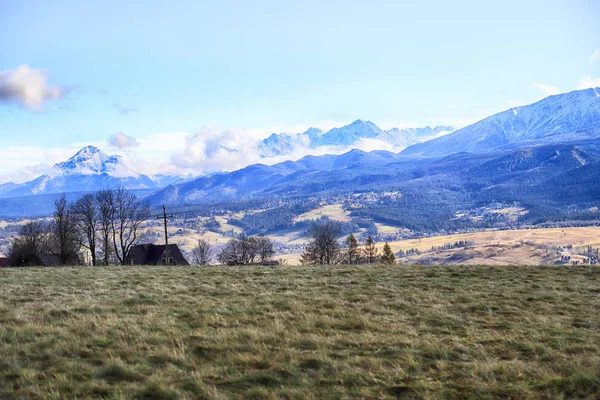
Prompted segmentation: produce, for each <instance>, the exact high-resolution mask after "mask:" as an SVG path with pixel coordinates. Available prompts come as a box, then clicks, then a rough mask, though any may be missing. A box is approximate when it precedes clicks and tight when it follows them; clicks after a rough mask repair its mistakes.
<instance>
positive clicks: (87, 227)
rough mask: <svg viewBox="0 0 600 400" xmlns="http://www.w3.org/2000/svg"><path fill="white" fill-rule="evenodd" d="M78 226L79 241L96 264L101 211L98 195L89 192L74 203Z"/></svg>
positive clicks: (73, 208) (73, 207) (93, 263)
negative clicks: (97, 199)
mask: <svg viewBox="0 0 600 400" xmlns="http://www.w3.org/2000/svg"><path fill="white" fill-rule="evenodd" d="M72 210H73V213H74V214H75V219H76V223H77V227H78V234H79V235H78V236H79V243H80V245H81V246H82V247H84V248H86V249H88V250H89V251H90V253H91V256H92V265H94V266H95V265H96V245H97V242H98V240H97V236H98V227H99V221H100V213H99V211H98V206H97V204H96V196H95V195H93V194H91V193H89V194H86V195H84V196H83V197H82V198H80V199H79V200H77V201H76V202H75V203H73V205H72Z"/></svg>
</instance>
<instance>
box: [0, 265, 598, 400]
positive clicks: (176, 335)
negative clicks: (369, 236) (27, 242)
mask: <svg viewBox="0 0 600 400" xmlns="http://www.w3.org/2000/svg"><path fill="white" fill-rule="evenodd" d="M598 309H600V268H598V267H591V266H585V267H568V266H563V267H488V266H453V267H449V266H443V267H415V266H402V265H395V266H389V267H383V266H351V267H350V266H336V267H331V268H327V267H276V268H269V267H248V268H244V267H239V268H238V267H207V268H195V267H187V268H182V267H171V268H165V267H126V268H119V267H111V268H52V269H3V270H0V398H3V399H4V398H9V399H11V398H27V399H61V398H109V399H113V398H115V399H125V398H140V399H144V398H148V399H150V398H165V399H177V398H181V399H196V398H216V399H218V398H395V397H396V398H440V397H444V398H482V397H483V398H486V397H502V398H539V399H542V398H543V399H546V398H565V399H566V398H589V399H596V398H598V396H599V394H600V317H599V315H598Z"/></svg>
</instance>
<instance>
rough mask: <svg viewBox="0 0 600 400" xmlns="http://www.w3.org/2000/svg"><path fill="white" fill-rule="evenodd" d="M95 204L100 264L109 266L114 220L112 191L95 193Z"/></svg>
mask: <svg viewBox="0 0 600 400" xmlns="http://www.w3.org/2000/svg"><path fill="white" fill-rule="evenodd" d="M95 197H96V203H97V204H98V226H99V230H100V232H99V235H100V237H99V239H100V240H99V245H100V249H101V250H102V264H103V265H109V263H110V254H111V253H112V234H113V230H112V229H113V220H114V218H115V204H114V203H115V202H114V193H113V191H112V190H109V189H106V190H100V191H98V192H96V195H95Z"/></svg>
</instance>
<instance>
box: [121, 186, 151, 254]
mask: <svg viewBox="0 0 600 400" xmlns="http://www.w3.org/2000/svg"><path fill="white" fill-rule="evenodd" d="M113 205H114V218H113V219H112V239H113V247H114V250H115V255H116V257H117V259H118V260H119V262H120V263H121V265H125V257H127V254H128V253H129V250H130V249H131V248H132V247H133V246H134V245H136V244H137V243H138V242H139V241H140V240H141V239H142V235H141V234H142V232H141V228H142V224H143V223H144V222H145V221H146V220H147V219H148V218H149V217H150V212H151V209H150V205H149V204H148V203H147V202H145V201H141V200H140V199H138V197H137V196H136V195H135V194H133V193H131V192H128V191H126V190H125V189H124V188H119V189H116V190H114V191H113Z"/></svg>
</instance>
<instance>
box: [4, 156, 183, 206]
mask: <svg viewBox="0 0 600 400" xmlns="http://www.w3.org/2000/svg"><path fill="white" fill-rule="evenodd" d="M174 181H175V178H173V177H165V176H161V177H160V179H158V180H157V181H154V180H153V179H151V178H149V177H148V176H146V175H143V174H139V173H137V172H135V171H132V170H131V169H130V168H129V167H127V165H125V163H124V162H123V160H122V159H121V157H120V156H111V155H108V154H106V153H105V152H103V151H102V150H100V149H98V148H97V147H94V146H87V147H84V148H83V149H81V150H80V151H78V152H77V154H75V155H74V156H73V157H71V158H69V159H68V160H67V161H64V162H60V163H57V164H55V165H54V167H53V168H52V170H51V171H49V172H48V173H46V174H44V175H42V176H39V177H38V178H36V179H34V180H32V181H30V182H26V183H23V184H14V183H7V184H4V185H1V186H0V197H17V196H27V195H38V194H49V193H68V192H87V191H95V190H98V189H104V188H116V187H121V186H122V187H124V188H126V189H155V188H159V187H162V186H163V185H162V184H165V182H167V183H166V184H170V183H172V182H174Z"/></svg>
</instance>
